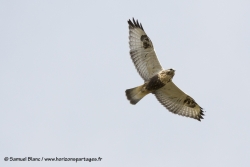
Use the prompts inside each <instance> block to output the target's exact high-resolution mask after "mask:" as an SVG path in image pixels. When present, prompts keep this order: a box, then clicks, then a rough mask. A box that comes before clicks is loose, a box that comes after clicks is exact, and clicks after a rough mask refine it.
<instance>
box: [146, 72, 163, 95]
mask: <svg viewBox="0 0 250 167" xmlns="http://www.w3.org/2000/svg"><path fill="white" fill-rule="evenodd" d="M163 86H165V84H164V83H162V82H161V80H160V79H159V77H158V75H155V76H153V77H152V78H151V79H150V81H149V82H148V84H147V85H146V89H147V90H149V91H153V90H157V89H160V88H161V87H163Z"/></svg>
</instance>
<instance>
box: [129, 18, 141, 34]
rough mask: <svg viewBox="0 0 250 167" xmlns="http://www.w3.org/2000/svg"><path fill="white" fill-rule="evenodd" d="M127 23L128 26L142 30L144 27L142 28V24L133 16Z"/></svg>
mask: <svg viewBox="0 0 250 167" xmlns="http://www.w3.org/2000/svg"><path fill="white" fill-rule="evenodd" d="M128 24H129V26H131V27H132V28H135V27H137V28H140V29H142V30H143V31H144V29H143V27H142V24H141V23H139V21H138V20H135V19H134V17H133V18H132V20H130V19H129V20H128Z"/></svg>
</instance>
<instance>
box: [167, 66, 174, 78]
mask: <svg viewBox="0 0 250 167" xmlns="http://www.w3.org/2000/svg"><path fill="white" fill-rule="evenodd" d="M174 72H175V70H173V69H172V68H170V69H168V70H165V73H166V75H167V76H169V77H170V78H171V79H172V78H173V77H174Z"/></svg>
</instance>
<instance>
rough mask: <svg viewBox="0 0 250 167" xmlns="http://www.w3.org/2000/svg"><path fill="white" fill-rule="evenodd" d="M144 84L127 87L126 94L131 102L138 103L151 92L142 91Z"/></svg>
mask: <svg viewBox="0 0 250 167" xmlns="http://www.w3.org/2000/svg"><path fill="white" fill-rule="evenodd" d="M142 88H143V85H141V86H138V87H135V88H131V89H127V90H126V91H125V92H126V96H127V98H128V100H129V101H130V103H131V104H136V103H138V102H139V101H140V100H141V99H142V98H143V97H144V96H146V95H147V94H148V93H149V92H146V91H142Z"/></svg>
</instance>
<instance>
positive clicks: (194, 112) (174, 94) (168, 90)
mask: <svg viewBox="0 0 250 167" xmlns="http://www.w3.org/2000/svg"><path fill="white" fill-rule="evenodd" d="M154 94H155V96H156V98H157V99H158V100H159V102H160V103H161V104H162V105H163V106H165V107H166V108H167V109H168V110H169V111H170V112H172V113H174V114H178V115H182V116H185V117H190V118H194V119H197V120H199V121H200V119H203V117H202V116H203V115H204V114H203V112H204V111H203V109H202V108H201V107H200V106H199V105H198V104H197V103H196V102H195V101H194V99H193V98H192V97H190V96H188V95H187V94H185V93H184V92H183V91H182V90H180V89H179V88H178V87H177V86H176V85H175V84H174V83H173V82H172V81H171V82H168V83H167V84H166V85H165V86H164V87H162V88H160V89H158V90H156V91H155V92H154Z"/></svg>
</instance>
